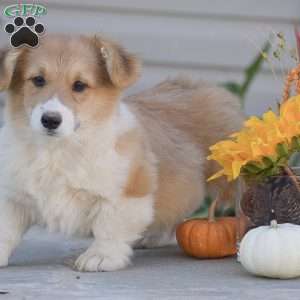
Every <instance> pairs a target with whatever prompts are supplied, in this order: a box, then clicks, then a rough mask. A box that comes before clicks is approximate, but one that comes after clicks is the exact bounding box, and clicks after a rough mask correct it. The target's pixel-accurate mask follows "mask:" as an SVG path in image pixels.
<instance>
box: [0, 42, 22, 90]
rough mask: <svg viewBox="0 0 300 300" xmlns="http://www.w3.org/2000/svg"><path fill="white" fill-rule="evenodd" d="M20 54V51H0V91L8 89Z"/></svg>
mask: <svg viewBox="0 0 300 300" xmlns="http://www.w3.org/2000/svg"><path fill="white" fill-rule="evenodd" d="M21 52H22V50H21V49H8V48H7V49H0V91H4V90H7V89H8V88H9V86H10V83H11V81H12V77H13V74H14V72H15V68H16V65H17V60H18V57H19V56H20V54H21Z"/></svg>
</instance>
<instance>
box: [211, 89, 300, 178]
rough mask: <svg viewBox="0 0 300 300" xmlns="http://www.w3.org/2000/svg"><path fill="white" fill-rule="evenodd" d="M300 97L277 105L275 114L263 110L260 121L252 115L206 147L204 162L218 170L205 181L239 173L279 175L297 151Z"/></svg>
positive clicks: (298, 148) (299, 132)
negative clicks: (224, 137) (221, 138)
mask: <svg viewBox="0 0 300 300" xmlns="http://www.w3.org/2000/svg"><path fill="white" fill-rule="evenodd" d="M299 137H300V95H298V96H295V97H292V98H290V99H288V101H286V102H285V103H283V104H282V105H281V106H280V109H279V114H276V113H274V112H273V111H272V110H269V111H267V112H266V113H264V114H263V116H262V117H261V118H258V117H255V116H252V117H250V118H249V119H248V120H246V121H245V123H244V126H243V128H242V129H241V130H240V131H239V132H237V133H234V134H232V135H231V136H230V139H228V140H225V141H220V142H218V143H217V144H215V145H213V146H211V147H210V151H211V154H210V155H209V156H208V160H215V161H216V162H217V163H218V164H219V165H220V166H221V167H222V169H221V170H220V171H219V172H217V173H216V174H214V175H213V176H211V177H210V178H209V179H208V180H213V179H216V178H218V177H220V176H223V175H225V176H227V179H228V180H229V181H231V180H234V179H236V178H237V177H238V176H240V174H241V173H242V174H243V175H254V176H258V175H259V176H267V175H273V174H276V172H279V170H280V167H282V166H283V165H284V164H287V162H288V159H289V157H290V156H291V155H292V154H293V153H294V152H295V151H299V150H300V147H299V145H300V143H299V141H300V138H299Z"/></svg>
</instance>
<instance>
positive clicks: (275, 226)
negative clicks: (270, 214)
mask: <svg viewBox="0 0 300 300" xmlns="http://www.w3.org/2000/svg"><path fill="white" fill-rule="evenodd" d="M270 226H271V228H277V227H278V223H277V221H276V220H275V219H274V220H271V224H270Z"/></svg>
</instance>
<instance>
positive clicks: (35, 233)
mask: <svg viewBox="0 0 300 300" xmlns="http://www.w3.org/2000/svg"><path fill="white" fill-rule="evenodd" d="M87 245H88V241H82V240H71V241H70V240H66V239H65V238H64V237H61V236H58V235H50V234H47V233H46V232H45V231H42V230H40V229H34V230H32V231H31V232H30V233H29V234H28V235H27V236H26V237H25V239H24V242H23V243H22V244H21V245H20V247H19V248H18V249H17V251H16V252H15V253H14V255H13V257H12V258H11V261H10V266H9V267H8V268H5V269H1V270H0V300H2V299H3V300H4V299H5V300H6V299H59V300H62V299H93V298H94V299H201V300H205V299H210V300H216V299H218V300H234V299H239V300H243V299H249V300H250V299H251V300H253V299H264V300H282V299H288V300H294V299H295V300H299V299H300V279H299V280H271V279H264V278H256V277H253V276H251V275H249V274H247V273H246V272H245V271H244V270H243V269H242V267H241V265H240V264H239V263H237V262H236V260H235V258H228V259H220V260H196V259H193V258H189V257H186V256H185V255H183V254H182V252H181V251H180V250H179V249H178V248H176V247H170V248H164V249H156V250H137V251H136V256H135V258H134V260H133V264H132V265H131V266H130V267H128V268H127V269H125V270H122V271H116V272H110V273H78V272H74V271H72V270H70V269H69V268H68V267H66V266H64V264H63V261H64V260H65V258H67V257H69V256H73V255H75V254H79V253H80V252H81V251H82V250H83V248H85V247H86V246H87Z"/></svg>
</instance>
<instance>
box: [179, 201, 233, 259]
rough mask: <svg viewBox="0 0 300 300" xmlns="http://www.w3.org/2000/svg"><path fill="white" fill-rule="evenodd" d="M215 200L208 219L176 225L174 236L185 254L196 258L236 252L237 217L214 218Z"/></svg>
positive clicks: (221, 255) (216, 256)
mask: <svg viewBox="0 0 300 300" xmlns="http://www.w3.org/2000/svg"><path fill="white" fill-rule="evenodd" d="M216 202H217V201H214V202H213V204H212V206H211V207H210V213H209V218H208V219H191V220H187V221H185V222H183V223H182V224H180V225H179V226H178V227H177V230H176V238H177V241H178V244H179V246H180V247H181V248H182V249H183V251H184V252H185V253H186V254H188V255H190V256H194V257H198V258H220V257H225V256H231V255H234V254H236V252H237V248H236V242H237V219H236V218H234V217H223V218H218V219H215V218H214V209H215V205H216Z"/></svg>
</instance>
